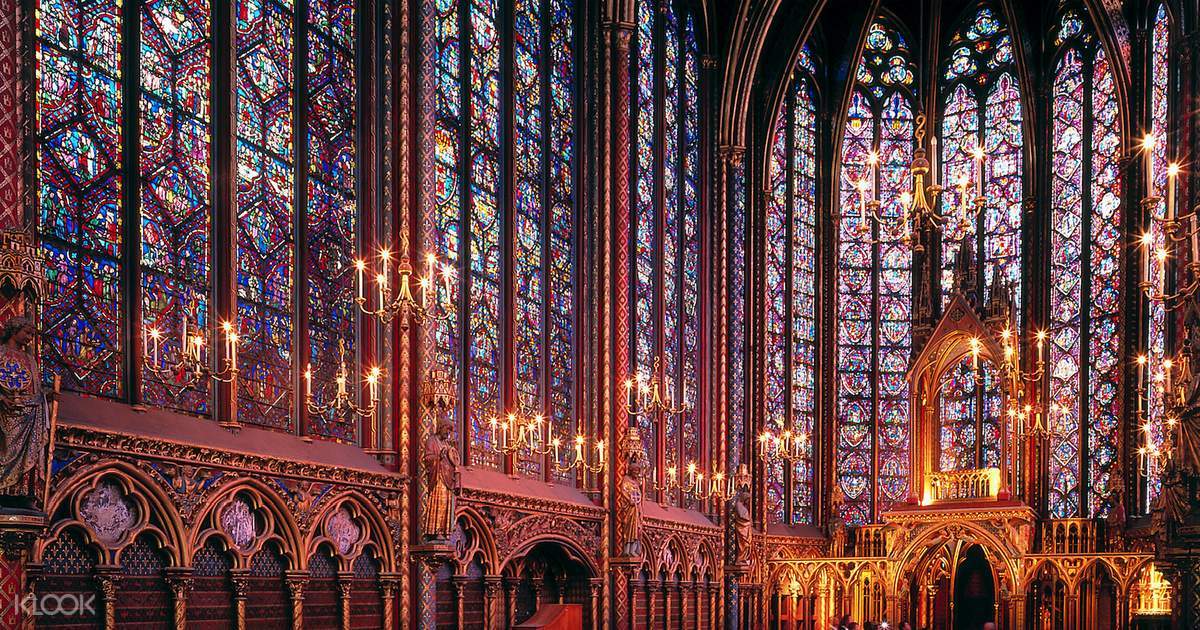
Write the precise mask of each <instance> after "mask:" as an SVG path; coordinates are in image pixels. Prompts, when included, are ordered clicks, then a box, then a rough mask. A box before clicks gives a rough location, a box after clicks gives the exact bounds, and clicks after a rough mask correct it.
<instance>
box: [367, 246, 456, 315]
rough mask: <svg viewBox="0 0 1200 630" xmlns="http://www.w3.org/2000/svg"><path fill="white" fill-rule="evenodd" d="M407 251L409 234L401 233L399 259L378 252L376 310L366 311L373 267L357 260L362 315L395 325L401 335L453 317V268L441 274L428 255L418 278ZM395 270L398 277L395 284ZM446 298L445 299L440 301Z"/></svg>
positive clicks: (386, 250) (387, 252)
mask: <svg viewBox="0 0 1200 630" xmlns="http://www.w3.org/2000/svg"><path fill="white" fill-rule="evenodd" d="M408 250H409V247H408V232H407V231H402V232H401V233H400V250H399V255H398V256H397V257H393V255H392V251H391V249H390V248H387V247H384V248H381V249H380V250H379V256H378V261H377V262H376V263H375V265H374V267H376V268H378V269H379V271H378V272H377V273H375V291H374V293H375V294H376V303H377V304H378V306H376V307H375V308H368V307H367V293H368V288H367V280H366V276H367V273H368V267H370V266H372V265H368V262H367V260H366V259H363V258H359V259H357V260H355V261H354V269H355V286H356V290H357V295H356V296H355V298H354V302H355V303H356V304H358V308H359V310H360V311H361V312H362V313H363V314H365V315H370V316H372V317H375V318H376V319H378V320H379V321H380V322H382V323H384V324H389V323H391V322H392V321H393V320H394V321H396V322H397V324H398V325H399V327H400V330H401V331H407V330H408V329H409V327H410V326H411V325H413V324H416V325H417V326H424V325H425V324H426V323H427V322H435V323H436V322H444V321H449V320H450V319H451V318H453V317H454V313H453V310H452V308H451V306H452V304H451V285H452V284H453V282H454V268H453V267H451V266H450V265H448V264H447V265H442V266H441V270H440V274H439V267H438V261H437V257H436V256H434V255H433V254H428V255H427V256H426V257H425V268H426V272H425V275H423V276H415V274H416V267H415V265H414V264H413V261H412V260H411V259H410V258H409V251H408ZM393 267H394V268H395V276H396V277H395V280H394V283H393V278H392V274H393ZM439 275H440V276H441V280H442V282H441V284H442V285H443V290H442V291H439V290H438V276H439ZM414 284H415V285H416V286H415V287H414ZM393 287H394V288H393ZM416 291H419V292H420V294H421V296H420V298H418V297H417V296H416V293H415V292H416ZM443 295H444V296H445V297H444V298H443V297H441V296H443Z"/></svg>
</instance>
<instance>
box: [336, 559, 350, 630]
mask: <svg viewBox="0 0 1200 630" xmlns="http://www.w3.org/2000/svg"><path fill="white" fill-rule="evenodd" d="M353 592H354V574H353V573H338V603H339V604H340V605H341V609H342V630H350V603H351V600H350V598H351V596H352V594H353Z"/></svg>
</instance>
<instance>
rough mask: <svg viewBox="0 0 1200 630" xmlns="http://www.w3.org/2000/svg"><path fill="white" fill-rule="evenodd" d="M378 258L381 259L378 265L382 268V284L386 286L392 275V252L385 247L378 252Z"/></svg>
mask: <svg viewBox="0 0 1200 630" xmlns="http://www.w3.org/2000/svg"><path fill="white" fill-rule="evenodd" d="M379 257H380V258H382V259H383V261H382V262H381V263H380V264H381V265H382V266H383V284H384V286H387V284H388V280H389V279H390V278H391V275H392V252H391V250H389V249H388V248H386V247H385V248H383V249H382V250H380V251H379Z"/></svg>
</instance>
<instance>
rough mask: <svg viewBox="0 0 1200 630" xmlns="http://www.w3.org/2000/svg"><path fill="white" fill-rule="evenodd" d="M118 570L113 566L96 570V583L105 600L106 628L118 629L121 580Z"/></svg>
mask: <svg viewBox="0 0 1200 630" xmlns="http://www.w3.org/2000/svg"><path fill="white" fill-rule="evenodd" d="M118 571H119V569H117V568H113V567H110V568H105V569H98V570H97V571H96V585H97V586H99V587H100V596H101V598H103V600H104V630H117V588H118V585H119V583H120V581H121V574H120V573H118Z"/></svg>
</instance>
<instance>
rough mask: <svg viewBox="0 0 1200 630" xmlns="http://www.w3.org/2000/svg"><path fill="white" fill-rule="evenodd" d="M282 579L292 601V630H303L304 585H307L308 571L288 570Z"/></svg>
mask: <svg viewBox="0 0 1200 630" xmlns="http://www.w3.org/2000/svg"><path fill="white" fill-rule="evenodd" d="M283 579H284V581H285V582H286V583H287V589H288V597H289V598H290V599H291V603H292V630H304V587H305V586H307V585H308V572H307V571H288V572H287V573H286V574H284V577H283Z"/></svg>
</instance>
